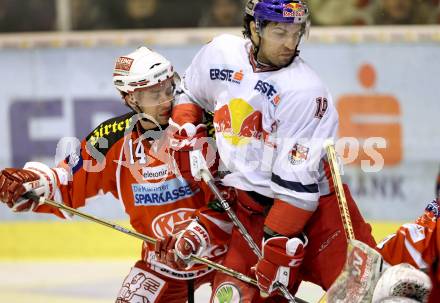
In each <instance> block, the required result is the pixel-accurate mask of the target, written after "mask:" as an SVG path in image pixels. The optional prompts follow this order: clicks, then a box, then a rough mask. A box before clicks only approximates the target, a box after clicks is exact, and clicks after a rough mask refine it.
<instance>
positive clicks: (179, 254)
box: [155, 219, 210, 269]
mask: <svg viewBox="0 0 440 303" xmlns="http://www.w3.org/2000/svg"><path fill="white" fill-rule="evenodd" d="M209 247H210V239H209V234H208V232H207V231H206V229H205V228H204V227H203V226H202V225H201V224H200V223H199V222H198V221H197V220H195V219H190V220H185V221H182V222H179V223H177V224H176V225H174V229H173V232H172V235H170V236H168V237H166V238H165V239H163V240H158V241H157V242H156V248H155V251H156V256H157V258H158V260H159V261H160V262H162V263H164V264H167V265H168V266H170V267H173V268H176V269H188V268H190V267H192V266H193V265H194V262H193V261H191V256H193V255H194V256H198V257H202V256H206V254H207V252H208V249H209Z"/></svg>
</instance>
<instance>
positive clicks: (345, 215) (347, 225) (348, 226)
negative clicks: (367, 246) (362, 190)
mask: <svg viewBox="0 0 440 303" xmlns="http://www.w3.org/2000/svg"><path fill="white" fill-rule="evenodd" d="M325 149H326V152H327V159H328V163H329V166H330V171H331V174H332V179H333V184H334V187H335V192H336V198H337V200H338V205H339V211H340V212H341V219H342V225H343V226H344V231H345V234H346V236H347V240H354V239H355V237H354V231H353V224H352V223H351V217H350V212H349V210H348V205H347V199H346V197H345V192H344V188H343V186H342V179H341V172H340V170H339V165H338V161H337V158H336V150H335V146H334V144H333V143H330V142H329V143H327V144H326V146H325Z"/></svg>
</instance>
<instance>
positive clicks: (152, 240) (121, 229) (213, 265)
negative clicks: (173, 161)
mask: <svg viewBox="0 0 440 303" xmlns="http://www.w3.org/2000/svg"><path fill="white" fill-rule="evenodd" d="M24 196H25V197H26V198H28V199H32V200H35V201H39V202H40V203H45V204H48V205H51V206H53V207H56V208H58V209H62V210H64V211H67V212H69V213H71V214H74V215H77V216H79V217H81V218H84V219H86V220H89V221H92V222H95V223H98V224H101V225H104V226H106V227H109V228H112V229H114V230H117V231H119V232H122V233H124V234H126V235H129V236H132V237H135V238H138V239H140V240H143V241H145V242H148V243H151V244H155V243H156V239H155V238H152V237H149V236H146V235H143V234H141V233H138V232H136V231H134V230H130V229H128V228H125V227H123V226H120V225H118V224H115V223H112V222H109V221H105V220H102V219H99V218H96V217H94V216H92V215H89V214H86V213H84V212H82V211H79V210H77V209H75V208H72V207H69V206H67V205H64V204H61V203H58V202H56V201H52V200H48V199H45V198H43V197H39V196H37V195H35V194H34V193H32V192H28V193H26V194H25V195H24ZM191 259H192V260H193V261H197V262H199V263H202V264H205V265H207V266H208V267H211V268H214V269H215V270H218V271H220V272H222V273H224V274H227V275H229V276H232V277H234V278H236V279H238V280H241V281H243V282H246V283H250V284H252V285H255V286H256V285H258V284H257V281H256V280H255V279H252V278H250V277H248V276H246V275H244V274H242V273H240V272H238V271H235V270H233V269H231V268H228V267H225V266H223V265H221V264H218V263H216V262H213V261H211V260H209V259H205V258H201V257H197V256H191Z"/></svg>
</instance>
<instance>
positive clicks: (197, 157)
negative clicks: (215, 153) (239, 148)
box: [190, 150, 296, 303]
mask: <svg viewBox="0 0 440 303" xmlns="http://www.w3.org/2000/svg"><path fill="white" fill-rule="evenodd" d="M190 162H191V174H192V175H193V177H194V179H196V180H197V179H199V180H200V179H202V180H203V181H204V182H206V184H207V185H208V186H209V188H210V189H211V190H212V192H213V193H214V195H215V197H216V198H217V199H218V200H219V202H220V204H221V205H222V207H223V209H224V210H225V211H226V213H227V214H228V216H229V218H230V219H231V220H232V223H233V224H234V225H235V226H236V227H237V228H238V230H239V231H240V233H241V234H242V236H243V237H244V238H245V240H246V242H247V243H248V244H249V247H250V248H251V249H252V251H253V252H254V253H255V255H256V256H257V257H258V258H259V259H261V258H262V257H263V255H262V253H261V250H260V247H259V246H258V245H257V244H256V243H255V241H254V239H252V237H251V235H250V234H249V233H248V231H247V230H246V228H245V227H244V226H243V224H242V223H241V222H240V220H238V218H237V216H236V215H235V213H234V211H233V210H232V209H231V206H230V205H229V203H228V202H227V201H226V200H225V199H224V198H223V196H222V195H221V193H220V191H219V189H218V188H217V186H216V185H215V183H214V178H213V177H212V175H211V173H210V171H209V169H208V167H207V165H206V161H205V158H204V157H203V155H202V153H201V152H200V150H193V151H191V152H190ZM277 284H278V285H277V287H278V288H279V289H280V291H281V292H282V294H283V295H284V297H285V298H286V299H287V300H289V301H290V302H293V303H294V302H296V301H295V297H294V296H293V295H292V294H291V293H290V292H289V290H288V289H287V287H286V286H285V285H282V284H280V283H277Z"/></svg>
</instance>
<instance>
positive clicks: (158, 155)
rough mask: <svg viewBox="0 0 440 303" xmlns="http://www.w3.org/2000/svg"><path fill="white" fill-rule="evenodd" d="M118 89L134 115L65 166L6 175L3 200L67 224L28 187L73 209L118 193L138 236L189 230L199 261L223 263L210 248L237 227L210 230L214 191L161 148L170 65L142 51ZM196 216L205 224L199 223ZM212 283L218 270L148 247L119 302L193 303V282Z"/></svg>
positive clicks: (220, 250)
mask: <svg viewBox="0 0 440 303" xmlns="http://www.w3.org/2000/svg"><path fill="white" fill-rule="evenodd" d="M113 82H114V85H115V86H116V88H117V89H118V91H119V92H120V94H121V96H122V98H123V100H124V103H125V104H126V105H127V106H128V107H129V108H130V109H131V111H130V112H129V113H127V114H125V115H122V116H119V117H115V118H112V119H110V120H107V121H105V122H103V123H101V124H100V125H99V126H98V127H97V128H96V129H95V130H93V131H92V132H91V133H90V135H89V136H88V137H87V138H86V139H85V140H83V141H82V143H81V147H80V151H77V152H76V153H72V154H71V155H70V156H69V157H67V158H66V160H65V161H64V162H63V163H61V164H60V165H59V166H58V167H55V168H53V169H51V168H49V167H48V166H46V165H45V164H43V163H38V162H29V163H26V165H25V166H24V168H23V169H18V168H6V169H4V170H2V171H1V174H0V200H1V201H2V202H4V203H6V204H7V205H8V206H9V207H11V208H12V209H13V210H14V211H16V212H23V211H34V212H46V213H54V214H55V215H57V216H59V217H61V218H65V217H67V216H69V214H67V213H64V212H62V211H60V210H58V209H55V208H52V207H50V206H48V205H44V204H42V205H40V204H37V202H34V201H30V200H27V199H25V198H22V195H23V194H24V193H25V191H26V189H25V187H24V186H23V184H25V183H28V184H32V187H33V188H34V189H35V191H36V192H37V193H38V194H40V195H42V196H44V197H46V198H49V199H55V200H57V201H62V203H64V204H65V205H67V206H70V207H73V208H79V207H82V206H84V205H85V203H86V199H87V198H90V197H93V196H96V195H98V194H99V193H101V192H102V193H111V194H112V195H113V196H114V197H116V198H117V199H119V201H120V202H121V203H122V205H123V207H124V209H125V212H126V213H127V214H128V216H129V217H130V223H131V225H132V227H133V228H134V229H135V230H136V231H138V232H140V233H142V234H145V235H148V236H151V237H155V238H159V239H161V238H165V237H166V236H167V235H168V234H170V233H173V234H177V233H178V231H179V229H182V228H183V227H185V228H186V230H187V233H186V234H185V235H186V236H191V239H192V240H198V241H200V243H201V246H203V247H204V248H206V249H205V250H200V254H199V255H200V256H203V257H210V258H212V259H213V260H218V258H220V257H221V256H222V255H223V254H224V253H225V249H226V248H225V246H223V245H222V243H221V242H216V241H215V240H214V239H213V240H212V241H211V239H210V235H213V234H216V235H220V236H219V237H217V238H221V237H223V238H226V237H227V232H228V228H229V230H230V229H231V227H230V226H229V227H228V225H227V224H226V225H222V221H221V220H216V221H215V222H216V223H217V224H220V225H221V228H218V227H217V225H216V224H212V225H210V224H209V222H208V224H203V222H204V220H205V218H211V219H212V218H216V215H217V214H216V213H214V214H211V215H209V216H206V217H205V216H204V215H203V207H204V206H205V205H206V204H207V202H209V201H211V195H212V194H211V192H210V191H209V190H207V189H206V190H205V189H204V188H203V184H201V185H198V186H194V182H195V181H194V180H193V179H191V175H190V174H188V172H189V164H188V163H189V162H188V159H187V157H188V155H187V153H185V152H184V151H180V152H179V153H176V154H175V155H171V154H170V153H169V150H168V149H167V145H166V144H161V142H162V141H161V139H163V138H168V137H167V136H164V135H163V132H162V131H161V130H163V129H165V128H166V127H167V124H168V119H169V117H170V115H171V110H172V106H173V101H174V98H175V87H176V83H175V73H174V71H173V67H172V65H171V63H170V62H169V61H168V60H167V59H165V58H164V57H163V56H161V55H160V54H158V53H156V52H153V51H151V50H149V49H148V48H146V47H141V48H138V49H136V50H135V51H133V52H132V53H130V54H128V55H125V56H121V57H119V58H118V59H117V61H116V64H115V67H114V73H113ZM205 130H206V129H205V128H204V127H203V126H201V127H199V128H198V134H202V135H204V136H206V133H205V132H204V131H205ZM162 143H163V142H162ZM163 146H165V149H164V148H162V147H163ZM196 210H197V211H198V212H200V213H198V220H193V219H192V216H193V213H194V212H195V211H196ZM206 211H207V213H209V212H210V211H212V209H211V208H209V209H208V208H207V210H206ZM219 217H221V215H220V216H219ZM206 220H208V219H206ZM206 220H205V221H206ZM216 228H217V229H218V230H214V229H216ZM181 238H182V237H181ZM183 240H185V237H183ZM216 243H217V244H218V245H217V244H216ZM159 257H160V256H159ZM211 276H212V271H211V270H210V269H208V268H206V267H205V266H202V265H199V266H193V267H191V268H190V269H188V270H186V269H180V270H178V269H176V268H175V267H170V266H167V265H165V264H163V263H161V262H158V260H157V258H156V254H155V247H153V246H152V245H150V244H145V243H144V244H143V246H142V257H141V259H140V260H139V261H138V262H137V263H136V264H135V265H134V267H133V268H132V269H131V271H130V273H129V274H128V276H127V277H126V279H125V281H124V282H123V285H122V288H121V290H120V292H119V294H118V297H117V299H116V302H119V303H122V302H167V303H169V302H186V298H187V281H186V280H194V281H195V284H196V287H197V286H198V285H200V284H202V283H204V282H207V281H209V279H210V277H211Z"/></svg>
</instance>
